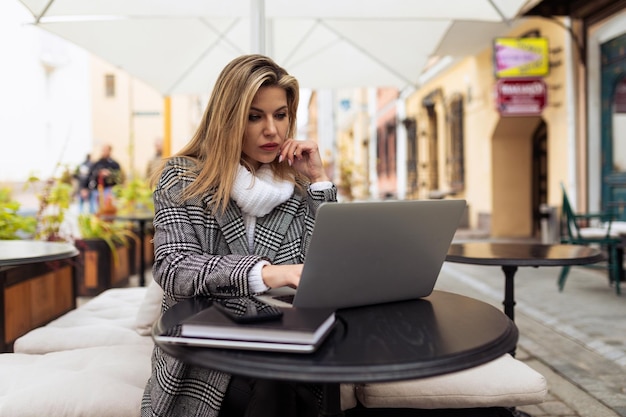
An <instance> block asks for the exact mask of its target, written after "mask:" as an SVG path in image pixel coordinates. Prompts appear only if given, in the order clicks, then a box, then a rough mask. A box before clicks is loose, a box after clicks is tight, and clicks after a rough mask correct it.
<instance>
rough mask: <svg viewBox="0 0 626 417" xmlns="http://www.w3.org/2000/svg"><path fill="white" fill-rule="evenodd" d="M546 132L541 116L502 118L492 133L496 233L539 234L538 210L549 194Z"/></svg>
mask: <svg viewBox="0 0 626 417" xmlns="http://www.w3.org/2000/svg"><path fill="white" fill-rule="evenodd" d="M541 126H543V128H542V127H541ZM546 132H547V130H546V127H545V122H544V121H543V119H542V118H541V117H539V116H533V117H502V118H500V121H499V122H498V124H497V126H496V128H495V130H494V133H493V137H492V192H493V198H492V212H491V235H492V236H493V237H534V236H535V226H534V219H535V212H536V211H538V209H539V204H541V201H542V199H545V198H546V196H545V195H543V197H542V194H543V193H545V191H546V188H547V186H546V185H545V184H547V162H546V161H547V151H546V149H547V147H546V146H545V141H546V140H547V134H546ZM536 158H539V161H537V163H535V159H536ZM542 184H543V185H542ZM542 189H543V190H544V191H541V190H542Z"/></svg>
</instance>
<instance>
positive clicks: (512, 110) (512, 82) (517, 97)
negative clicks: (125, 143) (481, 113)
mask: <svg viewBox="0 0 626 417" xmlns="http://www.w3.org/2000/svg"><path fill="white" fill-rule="evenodd" d="M547 98H548V87H547V86H546V83H545V82H544V81H543V79H542V78H501V79H499V80H498V83H497V84H496V103H497V107H498V111H499V112H500V115H502V116H540V115H541V112H542V111H543V109H544V107H545V106H546V103H547V101H548V100H547Z"/></svg>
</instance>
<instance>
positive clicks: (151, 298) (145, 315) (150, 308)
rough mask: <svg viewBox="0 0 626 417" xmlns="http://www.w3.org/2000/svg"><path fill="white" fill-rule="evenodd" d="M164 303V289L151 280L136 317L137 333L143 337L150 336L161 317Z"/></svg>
mask: <svg viewBox="0 0 626 417" xmlns="http://www.w3.org/2000/svg"><path fill="white" fill-rule="evenodd" d="M162 301H163V289H162V288H161V286H160V285H159V284H157V283H156V282H155V281H154V280H151V281H150V284H149V285H148V289H147V290H146V295H145V297H144V298H143V300H142V302H141V305H140V306H139V311H138V312H137V316H136V317H135V330H137V333H139V334H140V335H142V336H150V333H151V331H152V325H153V324H154V322H155V321H156V320H157V319H158V318H159V316H160V315H161V303H162Z"/></svg>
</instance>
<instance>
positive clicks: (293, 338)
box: [180, 306, 335, 352]
mask: <svg viewBox="0 0 626 417" xmlns="http://www.w3.org/2000/svg"><path fill="white" fill-rule="evenodd" d="M277 308H279V309H280V310H281V311H282V313H283V314H282V316H281V317H280V318H277V319H274V320H268V321H259V322H252V323H245V324H242V323H236V322H235V321H233V320H232V319H230V318H229V317H227V316H226V315H225V314H224V313H223V312H221V311H220V310H219V309H217V308H216V307H215V306H210V307H208V308H206V309H204V310H202V311H200V312H199V313H196V314H195V315H193V316H191V317H189V318H187V319H185V320H183V321H182V322H181V334H180V336H181V337H182V338H183V339H185V341H186V343H187V344H194V343H193V339H196V342H197V344H198V345H202V346H212V347H222V348H233V349H258V350H277V351H301V352H311V351H313V350H315V349H316V348H317V346H318V345H319V344H320V343H321V342H322V341H323V339H324V337H325V336H326V335H327V334H328V333H329V332H330V330H331V329H332V327H333V324H334V323H335V311H334V309H329V308H306V309H299V308H281V307H277Z"/></svg>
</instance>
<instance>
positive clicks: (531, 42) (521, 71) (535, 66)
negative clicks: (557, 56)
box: [493, 38, 550, 78]
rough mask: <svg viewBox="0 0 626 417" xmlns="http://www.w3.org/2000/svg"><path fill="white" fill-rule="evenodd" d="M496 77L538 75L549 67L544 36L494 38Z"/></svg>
mask: <svg viewBox="0 0 626 417" xmlns="http://www.w3.org/2000/svg"><path fill="white" fill-rule="evenodd" d="M493 61H494V71H495V75H496V77H497V78H506V77H539V76H543V75H546V74H548V71H549V68H550V61H549V54H548V40H547V39H546V38H496V39H495V40H494V46H493Z"/></svg>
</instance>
